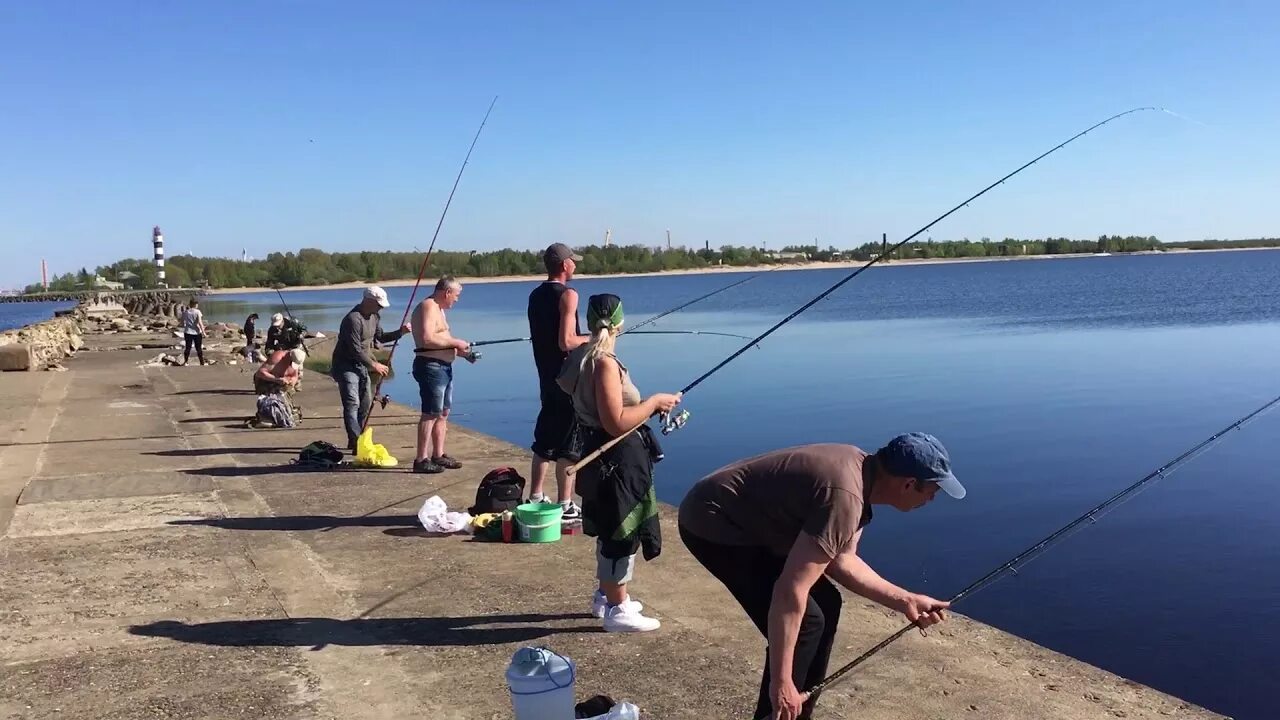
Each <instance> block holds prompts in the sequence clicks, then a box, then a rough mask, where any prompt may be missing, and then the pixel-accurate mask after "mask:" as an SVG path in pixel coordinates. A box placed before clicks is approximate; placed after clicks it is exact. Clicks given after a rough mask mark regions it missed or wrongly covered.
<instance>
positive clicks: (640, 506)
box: [559, 294, 680, 632]
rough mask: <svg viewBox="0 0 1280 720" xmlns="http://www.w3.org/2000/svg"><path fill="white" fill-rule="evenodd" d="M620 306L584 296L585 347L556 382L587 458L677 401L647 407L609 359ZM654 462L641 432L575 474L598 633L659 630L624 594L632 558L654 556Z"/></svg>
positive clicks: (646, 433)
mask: <svg viewBox="0 0 1280 720" xmlns="http://www.w3.org/2000/svg"><path fill="white" fill-rule="evenodd" d="M622 322H623V314H622V300H621V299H620V298H618V296H617V295H608V294H603V295H592V296H591V297H590V298H589V299H588V300H587V328H588V329H589V330H590V331H591V339H590V341H589V342H588V343H587V344H586V345H584V346H580V347H578V348H576V349H575V350H574V351H573V352H571V353H569V357H568V359H567V360H566V361H565V363H564V369H563V371H562V372H561V374H560V377H559V384H560V387H561V388H562V389H563V390H564V391H565V392H566V393H568V394H569V396H570V397H571V398H572V400H571V402H572V404H573V410H574V412H575V414H576V416H577V422H578V426H579V431H580V434H581V436H582V445H581V453H582V455H588V454H590V453H592V452H595V451H596V450H597V449H598V448H600V447H601V446H602V445H604V444H605V443H607V442H609V441H610V440H612V439H614V438H616V437H618V436H619V435H622V434H623V433H625V432H627V431H628V430H630V429H631V428H633V427H635V426H636V425H639V424H640V423H642V422H644V421H645V420H647V419H648V418H649V417H650V416H652V415H654V414H656V413H658V412H669V411H670V410H671V409H672V408H674V407H675V406H676V404H677V403H679V402H680V396H679V395H672V394H670V393H658V394H656V395H650V396H649V397H648V398H647V399H644V400H642V399H641V398H640V391H639V390H638V389H637V388H636V386H635V384H634V383H632V382H631V375H630V373H628V372H627V367H626V366H625V365H623V364H622V361H621V360H619V359H618V356H617V354H615V348H616V345H617V342H618V334H619V333H620V332H622ZM661 455H662V452H661V448H659V447H658V443H657V440H656V438H654V437H653V434H652V433H651V432H650V429H649V426H648V425H641V426H640V429H639V430H637V431H636V432H633V433H631V434H629V435H627V436H626V438H624V439H623V440H621V441H619V442H618V443H617V444H616V445H614V446H613V447H611V448H609V449H608V450H606V451H605V452H604V453H602V454H601V455H600V457H598V458H596V459H595V460H593V461H591V462H590V463H588V464H587V465H585V466H583V467H582V469H581V470H579V471H578V473H577V475H578V491H579V494H580V495H581V496H582V530H583V532H585V533H586V534H587V535H593V536H595V538H596V580H597V581H599V588H598V589H597V590H596V592H595V594H594V595H593V596H592V598H591V612H592V614H593V615H595V616H596V617H598V618H601V619H603V620H604V629H605V631H606V632H646V631H649V630H657V629H658V628H659V627H660V626H661V625H662V623H660V622H659V621H658V620H657V619H655V618H650V617H645V616H644V615H643V614H642V611H643V610H644V606H643V605H641V604H640V603H639V602H638V601H635V600H632V599H631V598H630V597H629V596H628V594H627V583H628V582H630V580H631V578H632V575H633V573H634V571H635V565H636V553H637V552H639V551H640V550H641V549H642V548H643V551H644V559H645V560H652V559H654V558H655V557H657V556H658V554H659V553H660V552H661V551H662V533H661V529H660V528H659V526H658V499H657V496H656V495H655V493H654V488H653V464H654V462H655V458H660V457H661Z"/></svg>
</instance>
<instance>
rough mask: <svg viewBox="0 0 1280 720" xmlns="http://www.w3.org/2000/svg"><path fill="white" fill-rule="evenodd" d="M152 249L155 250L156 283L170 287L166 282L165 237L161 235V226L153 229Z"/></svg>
mask: <svg viewBox="0 0 1280 720" xmlns="http://www.w3.org/2000/svg"><path fill="white" fill-rule="evenodd" d="M151 247H152V248H153V249H154V250H155V259H156V283H157V284H159V285H160V287H169V285H168V283H166V282H165V281H164V235H162V234H161V233H160V226H159V225H156V226H155V227H154V228H152V229H151Z"/></svg>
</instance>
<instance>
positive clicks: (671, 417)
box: [568, 107, 1160, 474]
mask: <svg viewBox="0 0 1280 720" xmlns="http://www.w3.org/2000/svg"><path fill="white" fill-rule="evenodd" d="M1159 109H1160V108H1156V107H1136V108H1132V109H1130V110H1125V111H1124V112H1121V113H1116V114H1115V115H1112V116H1111V117H1109V118H1107V119H1105V120H1102V121H1100V122H1097V123H1094V124H1093V125H1090V126H1089V127H1088V128H1086V129H1084V130H1081V131H1080V132H1078V133H1076V134H1075V135H1072V136H1071V137H1069V138H1067V139H1066V140H1064V141H1062V142H1060V143H1058V144H1057V145H1055V146H1053V147H1052V148H1050V149H1048V150H1046V151H1045V152H1043V153H1041V154H1039V155H1037V156H1036V157H1035V158H1033V159H1031V160H1029V161H1028V162H1026V163H1025V164H1023V165H1022V166H1021V167H1019V168H1018V169H1017V170H1014V171H1013V172H1010V173H1009V174H1007V175H1005V176H1004V177H1002V178H1000V179H999V180H996V181H995V182H993V183H991V184H990V185H988V186H986V187H985V188H983V189H982V190H979V191H978V192H976V193H974V194H973V195H971V196H969V197H968V198H967V199H965V200H964V201H963V202H961V203H960V204H958V205H956V206H955V207H953V208H951V209H950V210H948V211H946V212H945V213H943V214H941V215H939V216H938V217H936V218H934V219H933V220H932V221H931V222H930V223H929V224H928V225H925V226H924V227H922V228H920V229H919V230H917V231H915V232H913V233H911V234H910V235H908V236H907V237H905V238H903V239H902V240H899V241H898V242H897V243H895V244H894V245H892V246H891V247H889V248H888V249H887V250H885V251H884V252H882V253H880V254H879V255H877V256H875V257H873V258H871V260H870V261H868V262H867V263H865V264H863V265H861V266H859V267H858V268H857V269H856V270H854V271H853V272H851V273H849V274H848V275H846V276H844V277H843V278H841V279H840V281H839V282H837V283H835V284H834V285H832V286H831V287H829V288H827V289H826V290H823V291H822V292H821V293H819V294H818V295H817V297H815V298H813V299H812V300H810V301H809V302H807V303H805V304H804V305H801V306H800V307H799V308H797V309H796V310H795V311H794V312H792V313H791V314H790V315H788V316H786V317H784V318H782V319H781V320H779V321H778V322H777V323H775V324H774V325H773V327H771V328H769V329H768V330H765V331H764V332H763V333H760V334H759V335H757V336H756V337H755V338H754V339H752V340H751V341H750V342H748V343H747V344H746V345H743V346H742V347H741V348H739V349H738V350H737V351H735V352H734V353H733V354H732V355H730V356H729V357H727V358H725V359H724V360H721V361H720V362H719V363H717V364H716V365H715V366H714V367H712V368H711V369H710V370H708V371H706V372H705V373H703V374H702V375H699V376H698V377H697V379H695V380H694V381H693V382H691V383H689V384H688V385H685V386H684V388H683V389H681V390H680V392H679V393H677V395H679V397H680V398H681V399H683V398H684V396H685V395H686V394H688V393H689V391H690V390H693V389H694V388H695V387H697V386H698V385H700V384H701V383H702V381H704V380H706V379H707V378H709V377H711V376H712V375H714V374H715V373H716V372H718V371H719V370H720V368H723V367H724V366H725V365H728V364H729V363H730V362H732V361H733V360H735V359H736V358H737V357H738V356H739V355H742V354H743V353H744V352H746V351H747V350H750V349H751V348H752V347H753V346H755V345H758V344H759V343H760V341H762V340H764V339H765V338H767V337H769V336H770V335H772V334H773V333H774V331H776V330H777V329H778V328H780V327H782V326H783V325H786V324H787V323H789V322H791V321H792V320H794V319H795V318H796V317H798V316H799V315H800V313H802V312H804V311H805V310H808V309H809V308H811V307H813V306H814V305H816V304H817V303H818V302H820V301H821V300H822V299H824V298H826V297H827V296H828V295H830V294H831V293H833V292H835V291H836V290H838V289H839V288H840V287H842V286H843V285H844V284H845V283H847V282H849V281H850V280H852V279H854V278H856V277H857V276H859V275H861V274H862V272H863V271H864V270H866V269H867V268H869V267H871V266H872V265H875V264H876V263H878V262H880V261H881V260H883V259H884V258H886V257H888V256H889V255H890V254H891V253H892V252H893V251H894V250H897V249H898V248H900V247H902V246H903V245H906V244H907V243H909V242H911V241H912V240H914V239H915V238H917V237H919V236H920V235H922V234H923V233H925V232H926V231H928V230H929V228H932V227H933V226H934V225H937V224H938V223H940V222H942V221H943V220H945V219H946V218H948V217H950V216H951V215H952V214H953V213H955V212H956V211H958V210H960V209H961V208H963V207H966V206H967V205H968V204H969V203H971V202H973V201H974V200H977V199H978V198H980V197H982V196H983V195H986V194H987V193H988V192H990V191H991V190H992V189H993V188H995V187H996V186H997V185H1002V184H1003V183H1004V182H1005V181H1006V180H1008V179H1010V178H1012V177H1013V176H1015V175H1017V174H1018V173H1021V172H1022V171H1023V170H1026V169H1027V168H1029V167H1031V166H1032V165H1035V164H1036V163H1038V162H1040V161H1041V160H1042V159H1044V158H1045V157H1047V156H1049V155H1051V154H1053V153H1055V152H1057V151H1058V150H1061V149H1062V148H1064V147H1066V146H1067V145H1070V144H1071V143H1072V142H1074V141H1076V140H1077V139H1079V138H1081V137H1084V136H1085V135H1087V134H1089V133H1090V132H1092V131H1094V130H1096V129H1098V128H1100V127H1102V126H1103V125H1106V124H1107V123H1109V122H1111V121H1113V120H1117V119H1119V118H1122V117H1124V116H1125V115H1130V114H1132V113H1136V112H1141V111H1143V110H1159ZM688 419H689V411H688V410H680V411H678V412H673V413H664V414H662V433H663V434H664V435H669V434H671V433H672V432H674V431H676V430H679V429H680V428H682V427H684V425H685V423H686V422H687V421H688ZM647 422H648V418H646V419H645V420H644V421H642V422H640V423H638V424H637V425H636V426H635V427H633V428H631V429H629V430H627V431H626V432H624V433H622V434H621V435H619V436H618V437H616V438H613V439H612V440H610V441H609V442H607V443H605V444H604V445H601V446H600V447H599V448H598V449H597V450H595V451H594V452H592V453H590V454H589V455H587V456H586V457H584V458H582V459H581V460H579V461H578V462H576V463H574V464H573V465H570V466H569V468H568V472H569V474H573V473H576V472H577V471H578V470H580V469H582V467H583V466H585V465H587V464H588V463H590V462H591V461H592V460H595V459H596V458H597V457H600V455H602V454H604V453H605V452H606V451H607V450H609V448H611V447H613V446H614V445H616V444H618V443H619V442H621V441H622V440H623V439H624V438H626V437H627V436H628V435H630V434H631V433H633V432H635V431H636V430H639V429H640V426H641V425H644V424H645V423H647Z"/></svg>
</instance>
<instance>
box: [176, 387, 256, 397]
mask: <svg viewBox="0 0 1280 720" xmlns="http://www.w3.org/2000/svg"><path fill="white" fill-rule="evenodd" d="M169 394H170V395H257V394H258V393H257V392H256V391H255V390H253V389H252V388H250V389H248V390H231V389H227V388H220V389H212V390H180V391H178V392H173V393H169Z"/></svg>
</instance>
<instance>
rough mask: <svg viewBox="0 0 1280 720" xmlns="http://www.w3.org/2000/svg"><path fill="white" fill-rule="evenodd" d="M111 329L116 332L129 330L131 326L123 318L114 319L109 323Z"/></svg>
mask: <svg viewBox="0 0 1280 720" xmlns="http://www.w3.org/2000/svg"><path fill="white" fill-rule="evenodd" d="M111 327H113V328H115V329H116V330H129V329H131V328H132V327H133V324H132V323H130V322H129V321H128V320H126V319H124V318H115V319H114V320H112V321H111Z"/></svg>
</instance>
